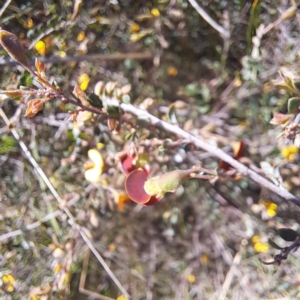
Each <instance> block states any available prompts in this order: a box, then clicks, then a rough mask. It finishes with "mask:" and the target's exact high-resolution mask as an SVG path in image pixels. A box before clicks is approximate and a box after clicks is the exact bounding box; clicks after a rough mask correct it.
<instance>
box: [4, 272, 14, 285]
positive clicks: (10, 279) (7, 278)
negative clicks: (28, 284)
mask: <svg viewBox="0 0 300 300" xmlns="http://www.w3.org/2000/svg"><path fill="white" fill-rule="evenodd" d="M2 281H3V282H4V283H9V284H14V283H15V278H14V277H13V276H12V275H11V274H7V275H3V276H2Z"/></svg>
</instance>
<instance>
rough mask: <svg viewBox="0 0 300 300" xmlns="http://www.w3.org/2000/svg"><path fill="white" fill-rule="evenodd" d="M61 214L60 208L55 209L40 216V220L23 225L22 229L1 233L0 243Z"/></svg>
mask: <svg viewBox="0 0 300 300" xmlns="http://www.w3.org/2000/svg"><path fill="white" fill-rule="evenodd" d="M61 214H62V212H61V211H60V210H56V211H54V212H52V213H50V214H48V215H47V216H45V217H44V218H42V219H41V220H40V221H37V222H34V223H31V224H29V225H27V226H26V227H24V228H23V229H18V230H14V231H11V232H8V233H5V234H2V235H1V236H0V243H1V242H3V241H5V240H7V239H10V238H13V237H15V236H18V235H21V234H24V233H25V231H29V230H32V229H34V228H37V227H39V226H41V224H42V223H45V222H48V221H49V220H51V219H53V218H55V217H57V216H59V215H61Z"/></svg>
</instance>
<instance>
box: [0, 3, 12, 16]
mask: <svg viewBox="0 0 300 300" xmlns="http://www.w3.org/2000/svg"><path fill="white" fill-rule="evenodd" d="M10 2H11V0H7V1H6V2H5V3H4V4H3V6H2V8H1V10H0V17H1V16H2V15H3V13H4V12H5V10H6V9H7V7H8V5H9V4H10Z"/></svg>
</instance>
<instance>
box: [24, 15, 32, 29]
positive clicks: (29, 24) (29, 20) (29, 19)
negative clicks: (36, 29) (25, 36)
mask: <svg viewBox="0 0 300 300" xmlns="http://www.w3.org/2000/svg"><path fill="white" fill-rule="evenodd" d="M33 25H34V24H33V20H32V19H31V18H28V19H27V21H26V23H25V24H24V27H25V28H27V29H30V28H33Z"/></svg>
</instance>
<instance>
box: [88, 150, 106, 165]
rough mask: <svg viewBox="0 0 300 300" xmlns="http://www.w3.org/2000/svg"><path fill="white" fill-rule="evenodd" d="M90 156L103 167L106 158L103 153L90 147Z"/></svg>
mask: <svg viewBox="0 0 300 300" xmlns="http://www.w3.org/2000/svg"><path fill="white" fill-rule="evenodd" d="M88 157H89V159H90V160H91V161H92V162H93V163H94V164H95V165H97V166H100V167H101V168H102V167H103V165H104V160H103V157H102V155H101V153H100V152H99V151H98V150H96V149H90V150H89V151H88Z"/></svg>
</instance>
